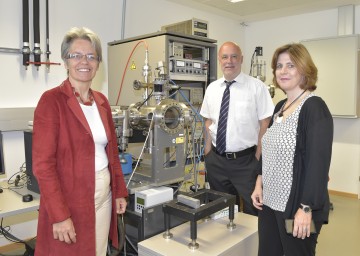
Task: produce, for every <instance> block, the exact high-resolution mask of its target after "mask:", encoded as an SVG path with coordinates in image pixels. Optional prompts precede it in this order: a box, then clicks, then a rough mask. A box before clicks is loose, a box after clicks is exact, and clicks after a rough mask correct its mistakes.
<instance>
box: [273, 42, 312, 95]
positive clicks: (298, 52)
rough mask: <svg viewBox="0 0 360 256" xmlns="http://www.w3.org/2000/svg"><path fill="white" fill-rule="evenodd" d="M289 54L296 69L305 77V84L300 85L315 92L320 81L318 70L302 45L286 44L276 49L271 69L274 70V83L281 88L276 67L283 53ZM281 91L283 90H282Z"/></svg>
mask: <svg viewBox="0 0 360 256" xmlns="http://www.w3.org/2000/svg"><path fill="white" fill-rule="evenodd" d="M285 52H286V53H288V54H289V57H290V59H291V61H292V62H293V63H294V65H295V67H296V69H297V70H298V71H299V73H300V74H301V75H302V76H303V77H304V83H302V84H301V85H300V88H301V89H304V90H309V91H315V90H316V82H317V79H318V76H317V74H318V70H317V67H316V66H315V64H314V62H313V60H312V58H311V56H310V53H309V52H308V50H307V49H306V47H305V46H304V45H302V44H300V43H292V44H286V45H284V46H281V47H279V48H277V49H276V51H275V52H274V55H273V58H272V61H271V68H272V70H273V75H274V77H273V83H274V85H275V86H276V87H277V88H280V86H279V84H278V83H277V81H276V75H275V72H276V66H277V61H278V58H279V55H280V54H282V53H285ZM280 89H281V88H280Z"/></svg>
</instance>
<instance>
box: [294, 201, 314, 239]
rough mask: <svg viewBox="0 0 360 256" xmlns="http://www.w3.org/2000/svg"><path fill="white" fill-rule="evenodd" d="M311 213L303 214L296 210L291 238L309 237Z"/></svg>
mask: <svg viewBox="0 0 360 256" xmlns="http://www.w3.org/2000/svg"><path fill="white" fill-rule="evenodd" d="M311 218H312V214H311V212H307V213H306V212H304V211H303V210H302V209H300V208H299V209H298V210H297V212H296V214H295V218H294V229H293V236H294V237H297V238H301V239H305V237H309V236H310V224H311Z"/></svg>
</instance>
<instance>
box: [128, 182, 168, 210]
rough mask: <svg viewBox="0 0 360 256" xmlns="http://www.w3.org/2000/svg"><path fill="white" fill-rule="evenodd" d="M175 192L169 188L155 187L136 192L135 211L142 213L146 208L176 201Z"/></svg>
mask: <svg viewBox="0 0 360 256" xmlns="http://www.w3.org/2000/svg"><path fill="white" fill-rule="evenodd" d="M173 194H174V190H173V189H172V188H169V187H164V186H163V187H155V188H150V189H146V190H142V191H136V192H135V211H136V212H138V213H142V210H143V209H144V208H147V207H150V206H154V205H157V204H161V203H165V202H167V201H170V200H173V199H174V195H173Z"/></svg>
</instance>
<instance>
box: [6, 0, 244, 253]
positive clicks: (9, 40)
mask: <svg viewBox="0 0 360 256" xmlns="http://www.w3.org/2000/svg"><path fill="white" fill-rule="evenodd" d="M29 2H30V42H31V43H30V48H31V49H32V48H33V43H32V40H33V39H32V38H33V36H32V23H31V20H32V1H29ZM49 5H50V10H49V14H50V51H51V52H52V54H51V55H50V61H51V62H60V63H61V62H62V61H61V57H60V45H61V42H62V39H63V36H64V34H65V33H66V31H68V30H69V29H70V28H71V27H73V26H86V27H89V28H90V29H92V30H94V31H95V32H96V33H98V34H99V36H100V38H101V40H102V47H103V54H104V62H103V64H102V65H101V67H100V70H99V71H98V73H97V76H96V79H95V81H94V82H93V85H92V87H93V88H94V89H96V90H100V91H102V92H103V93H104V94H105V95H107V94H108V90H107V43H108V42H111V41H114V40H120V39H122V38H121V29H122V24H121V22H122V7H123V1H119V0H107V1H95V0H93V1H89V0H77V1H73V0H62V1H49ZM40 8H42V10H41V21H40V24H41V35H40V37H41V38H40V40H41V49H42V50H43V51H45V49H46V45H45V44H44V42H45V22H44V21H45V10H44V9H45V1H44V0H41V1H40ZM21 15H22V5H21V1H13V0H1V7H0V31H1V34H2V35H1V37H0V47H6V48H22V18H21ZM194 17H195V18H198V19H203V20H207V21H208V22H209V34H210V38H212V39H215V40H218V41H219V43H222V42H223V40H233V41H237V42H240V43H241V44H243V43H244V42H245V41H244V36H243V34H244V32H243V28H242V27H240V26H239V25H238V24H237V23H236V22H234V21H232V20H230V19H226V18H223V17H220V16H216V15H213V14H208V13H204V12H202V11H197V10H193V9H190V8H185V7H184V6H182V5H178V4H174V3H170V2H167V1H165V0H151V1H148V0H130V1H126V15H125V18H126V21H125V33H124V38H129V37H134V36H141V35H143V34H149V33H153V32H156V31H159V30H160V29H161V26H163V25H167V24H171V23H175V22H179V21H184V20H189V19H191V18H194ZM225 28H226V29H225ZM232 32H234V33H232ZM150 56H151V53H150ZM126 58H127V56H124V61H125V59H126ZM44 59H45V58H44V56H42V60H43V61H44ZM0 63H1V68H0V77H1V82H0V108H22V107H35V106H36V104H37V102H38V100H39V98H40V96H41V94H42V93H43V92H44V91H45V90H47V89H50V88H52V87H54V86H57V85H59V84H60V83H61V81H63V80H64V79H65V78H66V71H65V69H64V66H63V65H61V66H51V69H50V73H47V72H46V69H45V66H41V67H40V68H39V70H38V71H37V70H36V68H35V67H32V66H29V67H28V70H27V71H26V70H25V69H24V67H23V66H22V64H21V63H22V56H21V55H20V54H19V55H16V54H9V53H6V54H5V53H1V52H0ZM3 139H4V147H5V148H4V158H5V167H6V175H2V176H0V180H6V179H8V178H9V177H11V176H12V175H13V174H14V173H16V172H17V171H18V170H19V168H20V166H21V165H22V164H23V162H24V161H25V153H24V145H23V133H22V131H12V132H4V138H3ZM26 216H27V215H26ZM31 216H32V217H31V218H28V222H27V223H26V224H27V226H26V229H27V232H22V231H21V230H22V226H23V225H24V218H22V219H21V220H19V223H18V224H14V221H11V222H10V220H9V219H7V218H5V220H4V224H5V225H6V224H7V223H10V224H11V225H12V230H13V232H14V233H13V234H14V235H16V236H18V237H19V238H28V237H30V236H32V235H35V234H36V221H34V218H35V217H34V216H33V215H31ZM29 223H30V224H29ZM10 224H9V225H10ZM31 224H32V225H31ZM29 225H30V226H31V228H29ZM28 229H30V230H28ZM7 243H8V241H7V240H5V239H4V238H2V237H0V246H2V245H4V244H7Z"/></svg>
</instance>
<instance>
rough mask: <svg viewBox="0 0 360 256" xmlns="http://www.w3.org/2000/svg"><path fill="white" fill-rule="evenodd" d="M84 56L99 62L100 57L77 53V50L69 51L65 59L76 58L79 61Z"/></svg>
mask: <svg viewBox="0 0 360 256" xmlns="http://www.w3.org/2000/svg"><path fill="white" fill-rule="evenodd" d="M84 56H85V57H86V60H87V61H89V62H95V61H97V62H100V57H98V56H95V54H91V53H90V54H82V53H78V52H74V53H69V54H68V55H67V56H66V59H68V60H76V61H81V60H82V59H83V58H84Z"/></svg>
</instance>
